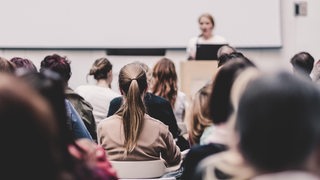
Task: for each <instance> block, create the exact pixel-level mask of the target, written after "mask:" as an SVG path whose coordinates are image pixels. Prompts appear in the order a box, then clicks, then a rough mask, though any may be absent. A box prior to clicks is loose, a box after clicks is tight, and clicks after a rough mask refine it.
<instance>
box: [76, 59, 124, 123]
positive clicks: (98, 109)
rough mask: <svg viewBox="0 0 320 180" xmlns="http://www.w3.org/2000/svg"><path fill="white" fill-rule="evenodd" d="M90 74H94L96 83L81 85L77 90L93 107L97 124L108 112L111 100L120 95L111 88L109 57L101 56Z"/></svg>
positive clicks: (93, 65)
mask: <svg viewBox="0 0 320 180" xmlns="http://www.w3.org/2000/svg"><path fill="white" fill-rule="evenodd" d="M89 75H93V77H94V79H95V80H96V84H95V85H81V86H79V87H77V88H76V89H75V92H76V93H78V94H79V95H80V96H82V97H83V98H84V99H85V100H87V101H88V102H89V103H90V104H91V105H92V107H93V111H92V112H93V116H94V119H95V121H96V125H98V124H99V122H100V121H101V120H102V119H105V118H106V117H107V114H108V110H109V104H110V101H111V100H112V99H113V98H115V97H118V96H120V94H118V93H117V92H115V91H113V90H112V89H111V82H112V79H113V77H112V64H111V63H110V61H109V60H108V59H107V58H99V59H97V60H95V61H94V63H93V64H92V67H91V69H90V72H89Z"/></svg>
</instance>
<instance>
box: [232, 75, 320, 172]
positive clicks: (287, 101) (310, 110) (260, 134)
mask: <svg viewBox="0 0 320 180" xmlns="http://www.w3.org/2000/svg"><path fill="white" fill-rule="evenodd" d="M319 107H320V94H319V89H318V88H317V87H316V86H315V85H314V84H312V82H310V81H307V80H306V79H305V78H302V77H297V76H294V75H293V74H292V73H289V72H283V71H281V72H276V73H274V72H273V73H272V74H267V75H265V76H261V77H258V78H257V79H254V80H253V81H251V82H249V83H248V86H247V88H246V89H245V91H244V92H243V94H242V97H241V98H240V102H239V108H238V112H237V120H236V129H237V131H238V134H239V138H240V143H239V146H240V150H241V152H242V154H243V155H244V157H245V159H247V160H248V161H249V162H250V163H251V164H253V165H254V167H256V168H257V169H258V170H259V171H261V172H278V171H284V170H290V169H291V170H292V169H295V170H297V169H300V170H301V169H303V168H304V167H303V166H304V165H305V162H306V160H307V159H308V157H309V156H310V153H311V152H312V151H313V150H315V148H316V146H317V145H318V144H319V130H320V128H319V117H320V111H319Z"/></svg>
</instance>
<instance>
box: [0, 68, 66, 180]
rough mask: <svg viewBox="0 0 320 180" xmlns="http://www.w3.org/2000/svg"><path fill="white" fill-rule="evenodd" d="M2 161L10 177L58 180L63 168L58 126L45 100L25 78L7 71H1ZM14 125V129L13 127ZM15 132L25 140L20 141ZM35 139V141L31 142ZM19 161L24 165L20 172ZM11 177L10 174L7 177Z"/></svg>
mask: <svg viewBox="0 0 320 180" xmlns="http://www.w3.org/2000/svg"><path fill="white" fill-rule="evenodd" d="M0 99H1V101H0V119H1V120H2V121H3V122H2V125H1V131H0V132H1V142H2V143H3V144H4V145H6V146H7V148H2V149H1V154H2V156H1V164H2V165H5V167H6V170H4V171H3V172H2V173H1V174H2V176H4V175H6V174H8V175H9V176H10V179H49V180H55V179H59V178H58V177H57V174H58V173H59V172H61V170H62V167H61V165H62V163H61V162H62V160H63V159H62V158H63V157H61V156H62V155H61V151H60V149H58V147H59V146H60V143H59V140H58V139H59V137H58V136H59V134H60V133H59V128H58V126H57V123H56V119H55V118H54V114H53V112H52V111H51V108H50V106H49V105H48V103H47V102H46V101H45V99H44V98H43V97H42V96H40V95H39V94H38V93H37V92H36V91H35V90H34V89H32V88H31V87H30V86H29V85H28V84H27V83H26V82H25V81H23V80H21V79H19V78H17V77H15V76H13V75H8V74H3V73H1V74H0ZM10 127H11V128H10ZM12 127H14V134H15V135H16V136H18V137H21V138H23V139H24V141H21V142H17V139H15V138H14V136H12V133H13V132H12V130H13V129H12ZM31 141H32V142H31ZM17 162H19V165H20V166H21V167H23V168H21V169H20V170H19V173H17V172H16V173H12V172H13V171H15V170H16V169H17V164H16V163H17ZM7 177H8V176H7Z"/></svg>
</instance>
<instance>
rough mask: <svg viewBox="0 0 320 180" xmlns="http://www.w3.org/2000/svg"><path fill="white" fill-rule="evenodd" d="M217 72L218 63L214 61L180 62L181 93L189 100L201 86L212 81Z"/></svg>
mask: <svg viewBox="0 0 320 180" xmlns="http://www.w3.org/2000/svg"><path fill="white" fill-rule="evenodd" d="M217 70H218V61H216V60H210V61H208V60H196V61H182V62H181V64H180V81H181V91H182V92H184V93H186V95H187V96H188V98H190V99H191V98H192V96H193V95H194V94H195V93H196V92H197V91H198V90H199V89H200V88H201V87H202V86H204V85H205V84H206V83H208V82H209V81H212V80H213V78H214V76H215V74H216V72H217Z"/></svg>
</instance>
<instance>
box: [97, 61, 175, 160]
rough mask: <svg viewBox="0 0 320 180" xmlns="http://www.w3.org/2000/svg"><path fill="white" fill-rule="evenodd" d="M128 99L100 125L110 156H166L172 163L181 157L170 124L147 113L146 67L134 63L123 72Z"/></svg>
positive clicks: (102, 142)
mask: <svg viewBox="0 0 320 180" xmlns="http://www.w3.org/2000/svg"><path fill="white" fill-rule="evenodd" d="M119 87H120V91H121V94H122V96H123V98H124V103H123V104H122V105H121V107H120V109H119V110H118V111H117V112H116V114H114V115H112V116H110V117H108V118H106V119H104V120H102V121H101V122H100V123H99V125H98V128H97V134H98V143H99V144H100V145H101V146H102V147H103V148H104V149H105V151H106V153H107V155H108V157H109V159H110V160H117V161H147V160H158V159H163V160H165V162H166V164H167V165H169V166H173V165H177V164H179V163H180V161H181V152H180V149H179V147H178V146H177V145H176V143H175V141H174V139H173V136H172V134H171V133H170V131H169V129H168V126H166V125H165V124H163V123H162V122H161V121H158V120H157V119H154V118H152V117H150V116H149V115H147V114H146V109H145V105H144V102H143V97H144V94H145V93H146V91H147V88H148V85H147V77H146V73H145V70H144V69H143V68H142V66H141V65H140V64H138V63H131V64H127V65H125V66H124V67H123V68H121V70H120V72H119Z"/></svg>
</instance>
